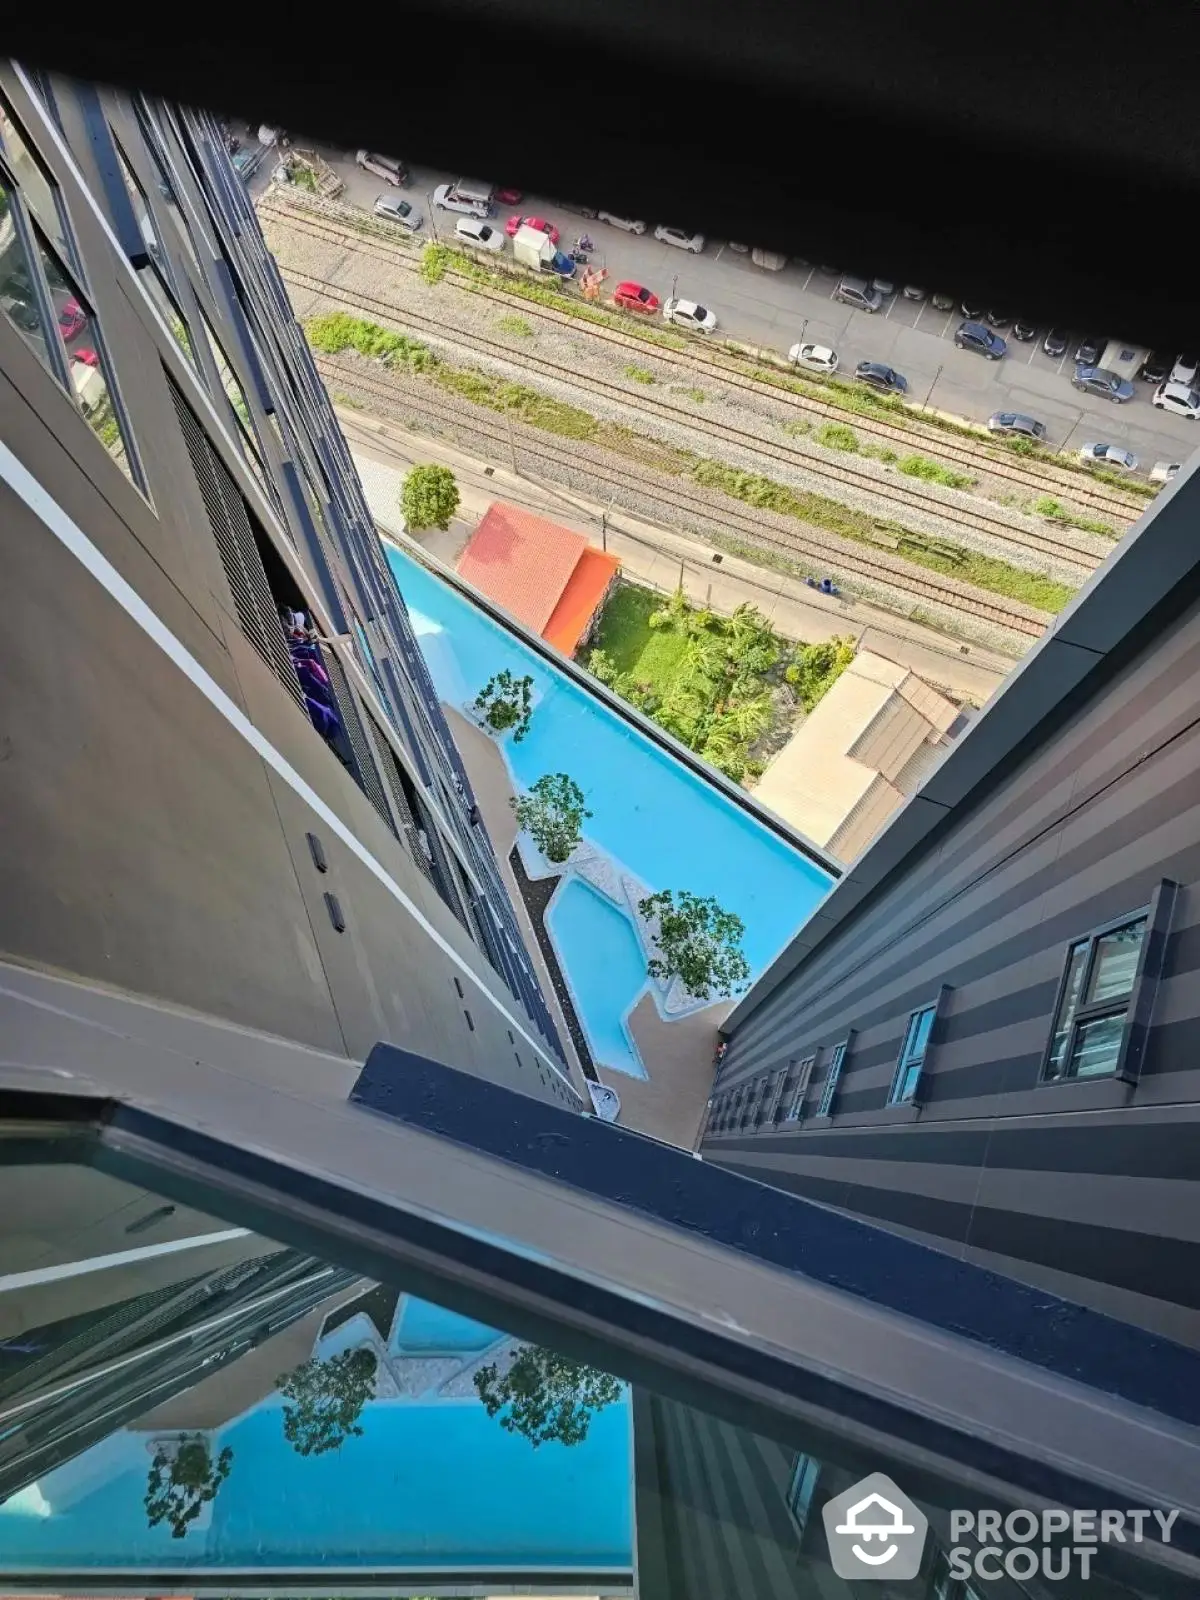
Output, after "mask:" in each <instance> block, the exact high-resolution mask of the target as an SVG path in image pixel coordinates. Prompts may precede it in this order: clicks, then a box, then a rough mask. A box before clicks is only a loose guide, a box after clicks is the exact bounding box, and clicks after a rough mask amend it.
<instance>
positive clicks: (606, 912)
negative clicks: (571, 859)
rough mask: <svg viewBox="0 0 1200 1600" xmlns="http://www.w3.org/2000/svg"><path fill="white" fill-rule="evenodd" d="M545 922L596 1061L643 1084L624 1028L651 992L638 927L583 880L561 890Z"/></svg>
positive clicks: (642, 1073) (643, 1073) (570, 882)
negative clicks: (647, 990) (642, 998)
mask: <svg viewBox="0 0 1200 1600" xmlns="http://www.w3.org/2000/svg"><path fill="white" fill-rule="evenodd" d="M546 922H547V924H548V925H549V928H550V933H551V936H552V938H553V939H554V944H555V948H556V949H557V950H558V953H559V955H560V957H561V958H562V963H563V966H564V967H565V968H566V970H567V973H568V975H569V977H570V982H571V992H572V994H573V995H574V998H575V1006H576V1010H577V1011H578V1012H579V1015H580V1020H581V1022H582V1023H583V1026H584V1028H585V1029H586V1031H587V1036H588V1039H589V1040H590V1042H591V1046H592V1052H593V1054H594V1055H595V1057H596V1060H597V1061H598V1062H599V1063H600V1064H601V1065H602V1066H606V1067H615V1068H616V1069H617V1070H618V1071H619V1072H628V1073H631V1074H632V1075H633V1076H634V1077H636V1078H644V1077H645V1076H646V1071H645V1068H644V1067H643V1066H642V1063H641V1061H640V1060H639V1058H638V1055H637V1052H636V1050H635V1048H634V1046H633V1044H632V1042H631V1040H630V1037H629V1035H628V1033H627V1032H626V1031H625V1027H624V1025H623V1022H622V1018H623V1017H624V1016H625V1014H626V1013H627V1012H628V1010H629V1007H630V1006H631V1005H632V1004H633V1002H634V1001H635V1000H636V999H637V997H638V995H639V994H641V992H642V990H643V989H644V988H645V987H646V957H645V956H644V954H643V953H642V947H641V944H640V943H639V942H638V937H637V934H636V933H634V931H633V924H632V923H631V922H630V920H629V918H628V917H627V916H626V915H625V913H624V912H623V911H621V910H619V909H618V907H616V906H614V905H613V904H612V902H611V901H610V900H607V899H606V898H605V897H604V895H602V894H601V893H600V892H599V891H598V890H596V889H593V888H592V886H591V884H589V883H585V882H584V881H583V879H582V878H568V879H567V880H566V882H565V883H563V884H562V885H561V887H560V888H559V890H558V892H557V893H556V894H555V896H554V899H553V900H552V901H551V903H550V910H549V912H548V913H547V916H546Z"/></svg>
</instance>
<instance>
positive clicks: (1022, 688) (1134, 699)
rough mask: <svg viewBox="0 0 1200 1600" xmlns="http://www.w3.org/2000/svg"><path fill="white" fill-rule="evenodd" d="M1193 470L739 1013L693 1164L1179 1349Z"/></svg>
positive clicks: (1191, 1032) (1191, 1186)
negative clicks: (890, 1234) (851, 1216)
mask: <svg viewBox="0 0 1200 1600" xmlns="http://www.w3.org/2000/svg"><path fill="white" fill-rule="evenodd" d="M1197 491H1198V485H1197V482H1196V479H1195V476H1194V471H1193V470H1188V469H1185V471H1184V472H1183V473H1182V474H1181V475H1180V477H1179V478H1178V479H1177V480H1176V482H1175V483H1174V485H1173V486H1172V487H1171V488H1170V489H1169V490H1168V491H1167V492H1166V493H1165V494H1164V495H1162V496H1161V497H1160V499H1159V500H1158V502H1157V503H1156V504H1155V506H1154V508H1153V510H1152V511H1150V512H1149V513H1148V514H1147V515H1146V516H1145V517H1144V518H1143V519H1142V522H1141V524H1140V525H1139V526H1138V527H1137V528H1136V529H1135V530H1134V531H1133V532H1132V534H1131V535H1130V537H1129V538H1128V539H1127V541H1126V543H1125V544H1124V546H1123V547H1122V548H1121V550H1120V551H1118V552H1117V554H1116V555H1115V556H1114V557H1113V558H1112V560H1111V561H1110V562H1109V563H1108V564H1107V565H1106V566H1105V567H1104V568H1102V569H1101V571H1100V572H1099V573H1098V574H1097V576H1096V577H1095V578H1094V579H1093V581H1092V583H1091V584H1090V585H1089V586H1088V587H1087V588H1086V589H1085V590H1084V591H1083V593H1082V594H1081V595H1080V597H1079V598H1078V599H1077V600H1076V601H1075V602H1074V604H1073V605H1072V606H1071V607H1070V608H1069V609H1068V610H1067V611H1066V612H1065V613H1064V614H1063V616H1062V617H1061V618H1060V620H1059V622H1058V623H1057V625H1056V626H1055V627H1054V628H1053V629H1052V630H1051V632H1050V633H1049V634H1048V635H1047V637H1046V638H1045V639H1044V640H1043V641H1042V643H1041V644H1040V646H1039V647H1038V648H1037V649H1036V650H1035V651H1034V653H1033V654H1032V655H1031V656H1030V657H1029V658H1028V659H1027V660H1026V662H1025V663H1023V665H1022V666H1021V667H1020V668H1019V669H1018V670H1017V673H1016V674H1015V676H1014V677H1013V678H1012V680H1011V681H1010V682H1009V683H1008V685H1007V686H1006V687H1005V688H1004V689H1003V691H1002V692H1001V693H1000V694H999V695H998V696H997V698H996V699H995V700H994V702H993V704H992V705H991V707H990V708H989V709H988V710H987V711H985V713H984V714H983V716H982V717H981V718H980V719H979V721H978V723H977V724H976V725H975V726H974V727H973V728H972V729H971V731H970V732H969V733H968V735H967V736H966V737H965V738H964V739H963V740H962V742H961V744H960V746H959V747H958V748H957V749H955V750H953V751H952V752H951V753H950V755H948V756H947V757H946V759H945V760H944V761H943V763H942V765H941V766H940V767H939V768H938V770H937V771H935V772H934V773H933V774H932V776H931V777H930V778H929V779H928V781H927V782H926V783H925V785H924V787H923V788H922V790H921V791H920V792H919V794H918V795H917V797H916V798H915V799H913V800H912V801H910V802H909V804H908V806H907V807H906V809H905V810H904V811H903V812H902V813H901V814H900V815H899V816H898V817H897V818H896V820H895V821H894V822H893V824H892V825H891V826H890V827H889V828H888V829H887V830H886V831H885V832H884V833H883V834H882V835H881V836H880V837H879V839H878V840H877V841H876V842H875V844H874V845H873V846H871V847H869V848H868V849H867V850H866V851H865V852H864V853H863V854H862V855H861V856H860V858H859V859H858V860H857V861H856V862H855V863H854V864H853V865H852V867H851V868H850V870H849V871H848V873H847V875H846V877H845V879H844V880H843V881H842V882H841V883H839V884H838V885H837V886H836V887H835V888H834V889H833V890H832V892H831V893H830V894H829V895H828V896H827V898H826V900H825V901H824V903H823V904H822V906H821V907H820V908H819V909H818V911H817V913H816V915H815V916H814V917H813V918H812V919H811V920H810V922H809V923H808V924H807V925H806V927H805V928H804V929H803V930H802V931H801V933H800V935H799V937H798V938H797V939H796V941H795V942H794V943H793V944H792V946H791V947H790V948H789V949H788V950H786V951H785V952H784V953H783V954H782V955H781V956H780V958H779V960H778V961H777V962H776V963H775V966H774V967H773V968H772V970H771V971H769V972H768V973H766V974H765V975H764V977H763V978H762V980H761V981H760V982H759V983H758V984H757V985H756V987H755V988H754V989H753V990H752V991H751V992H750V993H749V994H747V995H746V996H745V998H744V999H743V1000H742V1002H741V1003H740V1005H739V1006H738V1008H737V1010H736V1011H735V1012H734V1014H733V1015H732V1016H731V1017H730V1018H729V1022H728V1048H727V1050H726V1053H725V1056H724V1060H723V1062H722V1067H721V1071H720V1075H719V1077H718V1080H717V1083H716V1086H715V1091H714V1097H713V1101H712V1104H711V1106H710V1109H709V1121H708V1132H707V1137H706V1139H705V1143H704V1151H705V1155H706V1156H707V1157H708V1159H710V1160H712V1161H719V1162H721V1163H722V1164H723V1165H726V1166H729V1167H731V1168H732V1169H733V1170H735V1171H738V1172H741V1173H744V1174H746V1175H747V1176H749V1177H753V1178H755V1179H757V1180H759V1181H760V1182H764V1183H771V1184H776V1185H779V1186H781V1187H783V1188H786V1189H788V1190H790V1191H791V1192H793V1193H796V1194H803V1195H807V1196H809V1197H810V1198H812V1199H815V1200H819V1201H821V1202H822V1203H823V1204H827V1205H833V1206H838V1207H842V1208H845V1209H846V1210H848V1211H851V1212H854V1213H857V1214H858V1215H860V1216H864V1217H869V1218H870V1219H871V1220H872V1221H874V1222H877V1223H879V1224H880V1225H882V1226H884V1227H888V1228H894V1229H896V1230H898V1231H900V1232H902V1233H904V1234H906V1235H907V1236H908V1237H910V1238H916V1239H921V1240H924V1241H925V1242H927V1243H929V1244H931V1245H934V1246H936V1247H937V1248H938V1249H941V1250H948V1251H952V1252H953V1253H954V1254H956V1255H958V1256H961V1257H962V1258H964V1259H966V1260H970V1261H976V1262H980V1263H982V1264H984V1265H986V1266H988V1267H991V1268H994V1269H995V1270H997V1271H1000V1272H1004V1273H1011V1274H1014V1275H1015V1276H1017V1277H1019V1278H1021V1279H1023V1280H1025V1281H1026V1282H1029V1283H1032V1284H1036V1285H1039V1286H1042V1287H1045V1288H1048V1289H1051V1290H1053V1291H1054V1292H1056V1293H1059V1294H1062V1295H1065V1296H1066V1297H1067V1298H1069V1299H1072V1300H1078V1301H1081V1302H1083V1303H1085V1304H1089V1305H1093V1306H1096V1307H1098V1308H1100V1309H1103V1310H1105V1311H1108V1312H1110V1313H1112V1314H1113V1315H1114V1316H1118V1317H1121V1318H1122V1319H1125V1320H1128V1321H1130V1322H1134V1323H1139V1324H1141V1325H1142V1326H1145V1327H1148V1328H1153V1329H1155V1330H1156V1331H1158V1332H1161V1333H1165V1334H1167V1335H1168V1336H1170V1337H1171V1338H1175V1339H1181V1340H1186V1341H1187V1342H1188V1343H1191V1344H1195V1343H1196V1342H1197V1340H1198V1339H1200V1299H1198V1298H1197V1292H1196V1274H1195V1270H1194V1269H1195V1263H1196V1251H1197V1241H1198V1239H1200V1234H1198V1233H1197V1228H1196V1196H1197V1188H1196V1185H1197V1180H1198V1178H1200V1166H1198V1164H1197V1161H1196V1156H1195V1149H1196V1132H1197V1122H1198V1119H1200V1057H1197V1054H1196V1040H1197V1036H1198V1029H1200V999H1198V993H1197V986H1196V978H1195V971H1194V967H1195V963H1194V962H1193V960H1192V956H1191V950H1192V946H1193V944H1195V942H1196V924H1197V920H1198V917H1200V910H1198V902H1197V889H1196V883H1197V876H1198V873H1197V868H1198V864H1200V825H1198V814H1197V811H1196V800H1197V789H1196V776H1195V775H1196V762H1197V753H1198V751H1200V742H1198V734H1197V724H1196V712H1195V685H1196V660H1197V654H1196V652H1197V643H1198V641H1200V567H1198V565H1197V560H1196V556H1197V544H1196V537H1195V519H1196V510H1195V506H1196V497H1197Z"/></svg>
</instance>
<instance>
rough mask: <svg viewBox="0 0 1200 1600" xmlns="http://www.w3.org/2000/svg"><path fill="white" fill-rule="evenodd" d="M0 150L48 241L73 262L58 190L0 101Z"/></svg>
mask: <svg viewBox="0 0 1200 1600" xmlns="http://www.w3.org/2000/svg"><path fill="white" fill-rule="evenodd" d="M0 150H3V152H4V155H5V158H6V159H7V161H8V165H9V168H10V169H11V171H12V175H13V177H14V178H15V179H16V180H17V184H18V186H19V188H20V190H21V193H22V195H23V196H24V198H25V204H26V205H27V206H28V207H29V209H30V211H32V213H33V215H34V216H35V217H36V218H37V220H38V223H39V224H40V226H41V227H42V229H43V231H44V232H45V234H46V237H47V238H48V239H51V240H53V242H54V247H55V249H56V250H57V251H58V252H59V254H60V255H61V256H63V257H64V259H65V260H67V261H74V259H75V252H74V250H73V248H72V245H71V240H70V237H69V235H68V233H67V229H66V226H65V223H64V221H63V214H62V205H61V201H60V200H59V195H58V190H57V189H56V188H55V186H54V185H53V184H52V183H51V182H50V179H49V178H48V177H47V176H46V173H45V172H44V171H43V169H42V167H41V165H40V163H39V162H38V159H37V157H36V156H35V155H34V153H33V151H32V150H31V149H30V148H29V145H28V143H27V142H26V140H25V138H24V137H23V135H22V134H21V133H20V132H19V131H18V128H17V124H16V122H15V120H14V118H13V114H12V112H11V111H10V110H9V108H8V106H7V105H6V104H5V102H4V100H2V99H0Z"/></svg>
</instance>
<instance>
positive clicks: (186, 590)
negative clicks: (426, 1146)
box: [0, 67, 582, 1105]
mask: <svg viewBox="0 0 1200 1600" xmlns="http://www.w3.org/2000/svg"><path fill="white" fill-rule="evenodd" d="M0 191H2V193H0V199H2V201H3V219H2V222H0V228H2V239H3V243H2V245H0V309H2V310H3V312H4V315H3V316H0V370H2V371H3V374H4V395H3V418H4V427H3V455H2V457H0V467H2V469H3V470H2V476H3V480H4V486H3V491H2V492H3V495H4V500H5V514H4V517H3V526H4V535H3V536H4V542H5V550H4V561H3V566H4V571H5V574H6V585H7V592H8V595H9V605H10V619H11V624H10V627H9V628H8V629H7V631H6V638H5V642H4V647H3V677H4V696H5V703H6V727H5V751H6V759H5V763H4V779H3V787H4V800H5V815H6V827H5V830H4V844H3V846H2V847H0V857H2V859H0V885H2V887H0V951H2V952H4V953H5V954H7V955H9V956H11V957H12V958H13V959H15V960H16V961H18V962H20V963H22V964H25V965H28V966H34V967H41V968H45V969H50V970H53V971H55V972H58V973H60V974H66V975H69V976H74V977H78V978H79V979H82V980H84V981H89V982H90V981H99V982H102V983H103V984H104V985H106V986H108V987H110V988H113V989H116V990H124V991H128V992H130V993H134V994H143V995H148V996H152V997H154V999H155V1000H157V1001H159V1002H163V1003H166V1004H169V1005H175V1006H181V1007H187V1008H191V1009H194V1010H196V1011H198V1012H204V1013H208V1014H211V1015H214V1016H217V1017H222V1018H224V1019H225V1020H226V1021H228V1022H230V1023H234V1024H237V1025H240V1026H245V1027H251V1028H256V1029H260V1030H262V1031H264V1032H267V1033H271V1034H274V1035H277V1036H280V1037H282V1038H286V1039H293V1040H296V1041H299V1042H301V1043H303V1044H305V1045H309V1046H313V1047H316V1048H318V1049H321V1050H324V1051H327V1052H329V1053H330V1054H331V1055H333V1056H341V1057H347V1058H350V1059H353V1060H361V1059H362V1057H363V1056H364V1055H365V1054H366V1052H367V1050H368V1049H369V1048H370V1046H371V1045H372V1044H373V1043H374V1042H375V1041H376V1040H377V1039H380V1038H392V1039H394V1040H396V1041H398V1042H403V1043H405V1044H407V1045H408V1046H409V1047H410V1048H412V1049H415V1050H417V1051H419V1052H421V1053H424V1054H428V1055H431V1056H433V1057H435V1058H438V1059H442V1060H447V1061H454V1062H456V1063H458V1064H460V1065H464V1066H465V1065H467V1064H469V1063H474V1065H475V1068H476V1069H477V1070H479V1071H481V1072H486V1073H487V1074H488V1075H489V1076H492V1077H493V1078H496V1079H497V1080H498V1081H503V1082H508V1083H511V1084H512V1085H514V1086H519V1087H521V1088H523V1089H527V1090H528V1091H529V1092H530V1093H533V1094H538V1095H547V1096H550V1097H552V1098H553V1097H557V1098H559V1099H561V1100H563V1101H564V1102H566V1103H570V1104H573V1105H579V1104H582V1101H581V1099H580V1096H579V1093H578V1089H577V1088H573V1087H572V1085H571V1082H570V1078H569V1074H568V1071H567V1068H566V1067H565V1065H564V1061H563V1057H562V1049H561V1045H560V1043H559V1040H558V1037H557V1034H556V1031H555V1027H554V1023H553V1022H552V1020H551V1016H550V1013H549V1011H548V1009H547V1006H546V1003H545V1000H544V998H543V993H542V989H541V987H540V983H539V979H538V975H537V970H536V967H535V963H534V959H533V958H532V957H531V956H530V954H529V953H528V951H527V949H526V947H525V944H524V941H523V939H522V937H521V934H520V931H519V927H518V922H517V919H516V916H515V914H514V910H513V907H512V904H511V903H510V901H509V898H508V895H507V893H506V890H505V888H504V885H503V883H502V880H501V877H500V873H499V870H498V867H497V862H496V859H495V856H494V854H493V852H492V848H491V846H490V844H489V841H488V838H487V835H486V832H485V830H484V828H483V825H482V823H481V821H480V817H479V813H478V809H477V807H476V805H475V800H474V796H473V794H472V792H471V786H470V782H469V780H468V777H467V774H466V771H465V769H464V767H463V764H462V761H461V758H460V757H459V754H458V751H457V749H456V748H455V745H454V742H453V740H452V738H451V736H450V733H449V730H448V728H447V726H446V722H445V718H444V715H443V713H442V710H441V707H440V705H439V702H438V700H437V697H436V695H435V694H434V692H433V688H432V684H431V682H430V679H429V675H428V671H427V669H426V666H425V662H424V660H423V658H422V655H421V652H420V650H419V648H418V647H417V645H416V642H415V639H414V636H413V633H412V629H411V626H410V624H409V621H408V617H407V614H406V611H405V606H404V602H403V599H402V597H401V596H400V594H399V591H398V590H397V588H396V585H395V581H394V579H393V578H392V577H391V574H390V572H389V570H388V568H387V565H386V563H385V561H384V559H383V556H382V553H381V550H380V547H379V543H378V539H377V538H376V536H375V532H374V528H373V526H372V524H371V520H370V517H369V515H368V512H367V508H366V505H365V502H364V500H363V495H362V490H361V487H360V485H359V482H358V479H357V477H356V475H355V472H354V470H353V467H352V465H351V463H350V458H349V454H348V452H347V450H346V447H345V444H344V442H343V440H342V437H341V434H340V433H339V431H338V429H337V427H336V424H335V423H334V420H333V414H332V411H331V408H330V405H329V401H328V399H327V397H326V395H325V391H324V389H323V387H322V386H321V384H320V382H319V381H318V379H317V377H316V374H315V371H314V368H313V365H312V361H311V357H310V355H309V352H308V348H307V346H306V344H305V341H304V338H303V335H302V334H301V333H300V331H299V329H298V327H297V324H296V321H295V318H294V315H293V312H292V309H291V306H290V305H289V303H288V300H287V297H286V295H285V294H284V291H283V288H282V286H281V283H280V280H279V276H278V273H277V271H276V269H275V266H274V263H273V261H272V259H271V257H270V255H269V254H268V252H267V251H266V249H265V247H264V245H263V242H262V237H261V234H260V232H259V230H258V227H257V225H256V223H255V220H254V217H253V212H252V210H251V207H250V204H249V201H248V198H247V195H246V192H245V189H244V186H243V184H242V183H241V181H240V179H239V178H238V176H237V174H236V172H235V170H234V168H233V166H232V164H231V162H230V160H229V158H228V154H227V151H226V149H225V146H224V143H223V141H222V138H221V136H220V133H219V130H218V128H217V125H216V124H215V122H214V121H213V120H212V119H211V118H209V117H208V116H207V115H205V114H201V113H193V112H188V111H182V110H178V109H174V108H168V107H164V106H162V105H159V104H155V103H152V102H150V101H148V100H146V99H143V98H141V97H139V96H129V95H124V94H119V93H116V92H110V91H99V90H96V89H94V88H92V87H91V86H87V85H79V84H76V83H70V82H63V81H56V82H55V83H54V84H53V85H51V84H50V82H49V81H48V80H46V79H44V78H41V77H35V76H32V75H27V74H25V73H24V72H23V71H22V70H21V69H20V68H17V67H6V68H5V69H4V70H3V73H2V74H0Z"/></svg>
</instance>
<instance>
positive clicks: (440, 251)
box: [421, 239, 455, 283]
mask: <svg viewBox="0 0 1200 1600" xmlns="http://www.w3.org/2000/svg"><path fill="white" fill-rule="evenodd" d="M454 264H455V252H454V251H453V250H451V249H450V248H449V246H448V245H444V244H436V243H435V242H434V241H433V240H432V239H431V240H430V241H429V243H428V244H427V245H426V246H425V248H424V250H423V251H422V252H421V276H422V277H423V278H424V279H425V282H426V283H441V281H442V279H443V278H444V277H445V276H446V271H447V269H448V268H449V267H451V266H453V265H454Z"/></svg>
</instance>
